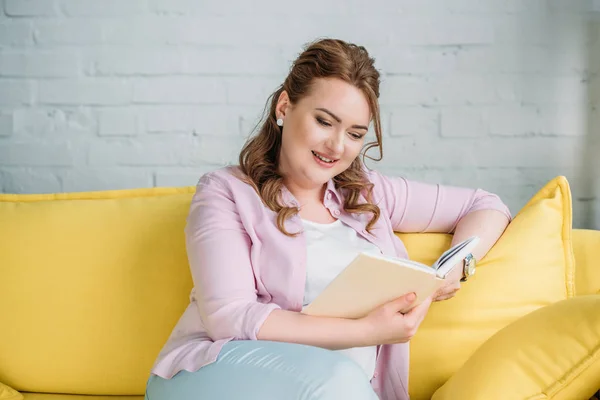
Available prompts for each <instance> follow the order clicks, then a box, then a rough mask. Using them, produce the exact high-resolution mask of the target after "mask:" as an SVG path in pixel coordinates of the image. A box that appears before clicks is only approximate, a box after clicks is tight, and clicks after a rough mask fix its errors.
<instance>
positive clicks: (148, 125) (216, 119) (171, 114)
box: [141, 106, 244, 136]
mask: <svg viewBox="0 0 600 400" xmlns="http://www.w3.org/2000/svg"><path fill="white" fill-rule="evenodd" d="M243 111H244V110H242V109H237V108H235V107H226V106H195V107H186V106H178V107H172V106H160V107H159V106H152V107H145V108H144V109H143V111H141V113H142V115H143V117H142V119H143V125H144V130H145V131H146V132H148V133H187V134H194V135H197V136H202V135H218V136H221V135H222V136H238V135H240V127H239V120H240V118H241V116H240V114H241V113H242V112H243Z"/></svg>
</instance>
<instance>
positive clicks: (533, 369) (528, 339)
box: [432, 295, 600, 400]
mask: <svg viewBox="0 0 600 400" xmlns="http://www.w3.org/2000/svg"><path fill="white" fill-rule="evenodd" d="M598 310H600V295H588V296H578V297H574V298H571V299H567V300H563V301H559V302H557V303H554V304H551V305H549V306H546V307H543V308H541V309H538V310H536V311H534V312H532V313H530V314H527V315H526V316H524V317H522V318H520V319H518V320H517V321H515V322H513V323H512V324H510V325H508V326H507V327H505V328H503V329H502V330H500V331H499V332H497V333H496V334H495V335H494V336H492V337H491V338H489V339H488V340H487V341H486V342H485V343H484V344H483V345H481V347H480V348H479V349H477V351H476V352H475V353H474V354H473V355H472V356H471V357H470V358H469V359H468V360H467V362H466V363H465V364H464V365H463V366H462V367H461V368H460V369H459V370H458V371H457V372H456V373H455V374H454V376H452V377H451V378H450V379H449V380H448V381H447V382H446V383H445V384H444V385H443V386H442V387H441V388H439V389H438V390H437V391H436V392H435V394H434V396H433V398H432V399H433V400H446V399H464V400H470V399H554V400H558V399H561V400H567V399H589V398H590V397H591V396H592V395H593V394H594V393H596V391H597V390H598V388H600V312H598Z"/></svg>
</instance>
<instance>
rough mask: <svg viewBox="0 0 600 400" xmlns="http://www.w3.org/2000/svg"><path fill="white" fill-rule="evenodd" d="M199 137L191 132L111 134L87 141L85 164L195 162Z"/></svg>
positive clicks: (149, 164)
mask: <svg viewBox="0 0 600 400" xmlns="http://www.w3.org/2000/svg"><path fill="white" fill-rule="evenodd" d="M198 147H199V138H195V137H191V136H170V137H169V138H163V137H139V138H138V139H121V138H118V139H117V138H114V139H111V140H102V141H94V142H93V143H90V148H89V154H88V164H89V165H92V166H95V167H106V166H111V167H113V166H122V167H127V166H134V167H140V166H178V165H179V166H184V165H195V163H196V162H197V161H196V160H195V158H194V152H195V151H196V149H197V148H198Z"/></svg>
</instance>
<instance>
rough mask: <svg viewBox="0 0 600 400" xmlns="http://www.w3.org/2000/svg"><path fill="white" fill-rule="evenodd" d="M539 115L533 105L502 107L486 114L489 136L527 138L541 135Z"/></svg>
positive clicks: (490, 110)
mask: <svg viewBox="0 0 600 400" xmlns="http://www.w3.org/2000/svg"><path fill="white" fill-rule="evenodd" d="M540 122H541V121H540V114H539V109H538V107H537V106H534V105H519V104H513V105H502V106H497V107H492V108H490V109H489V112H488V123H489V129H490V134H491V135H502V136H527V135H535V134H539V133H541V123H540Z"/></svg>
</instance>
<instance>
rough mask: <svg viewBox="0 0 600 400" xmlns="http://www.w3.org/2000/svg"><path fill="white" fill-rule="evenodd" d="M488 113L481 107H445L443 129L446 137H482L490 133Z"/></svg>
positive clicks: (442, 120)
mask: <svg viewBox="0 0 600 400" xmlns="http://www.w3.org/2000/svg"><path fill="white" fill-rule="evenodd" d="M487 120H488V113H487V112H486V111H485V110H482V109H481V108H479V107H445V108H443V109H442V115H441V130H440V133H441V135H442V136H444V137H481V136H487V134H488V133H489V125H488V122H487Z"/></svg>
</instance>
